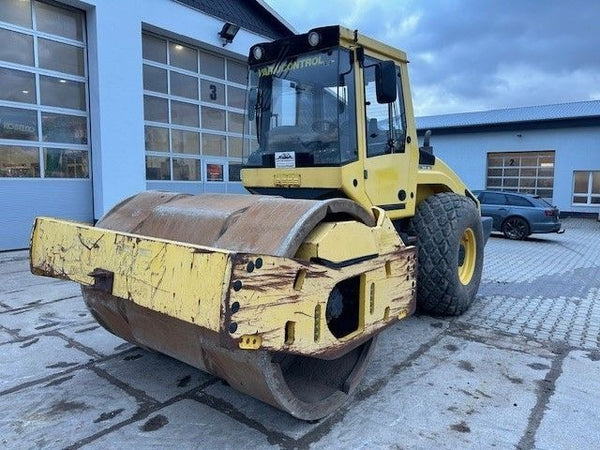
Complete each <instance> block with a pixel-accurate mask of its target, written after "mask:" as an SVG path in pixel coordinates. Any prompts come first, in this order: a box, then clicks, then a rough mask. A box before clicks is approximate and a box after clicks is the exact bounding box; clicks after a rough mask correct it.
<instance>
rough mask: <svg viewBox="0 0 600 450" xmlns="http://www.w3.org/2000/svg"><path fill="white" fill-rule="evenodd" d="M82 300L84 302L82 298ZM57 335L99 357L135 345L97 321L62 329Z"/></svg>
mask: <svg viewBox="0 0 600 450" xmlns="http://www.w3.org/2000/svg"><path fill="white" fill-rule="evenodd" d="M80 300H81V301H83V299H82V298H80ZM56 334H57V335H60V336H64V337H65V339H67V340H69V339H70V340H72V341H73V342H76V343H78V344H80V345H81V346H83V347H86V348H88V349H90V350H91V351H92V352H94V353H95V354H96V355H98V356H108V355H112V354H114V353H115V352H122V351H125V350H128V349H130V348H133V347H134V345H132V344H129V343H128V342H127V341H124V340H123V339H121V338H120V337H118V336H115V335H114V334H112V333H109V332H108V331H106V330H105V329H104V328H103V327H102V326H101V325H99V324H98V322H96V321H95V320H89V321H86V322H85V323H81V324H75V325H73V326H67V327H64V328H61V329H60V330H59V331H57V332H56Z"/></svg>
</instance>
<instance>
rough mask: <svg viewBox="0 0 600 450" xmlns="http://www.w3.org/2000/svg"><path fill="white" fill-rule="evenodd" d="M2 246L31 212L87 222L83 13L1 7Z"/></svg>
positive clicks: (25, 237) (23, 230)
mask: <svg viewBox="0 0 600 450" xmlns="http://www.w3.org/2000/svg"><path fill="white" fill-rule="evenodd" d="M0 42H2V45H0V86H2V88H1V89H0V210H1V211H2V214H0V229H2V233H0V251H2V250H11V249H18V248H26V247H28V246H29V234H30V231H31V225H32V222H33V219H34V217H36V216H39V215H49V216H55V217H64V218H70V219H75V220H79V221H90V220H92V217H93V211H92V182H91V170H90V161H91V158H90V140H89V122H88V81H87V80H88V78H87V68H86V41H85V16H84V13H83V12H82V11H79V10H76V9H72V8H67V7H61V6H57V4H56V3H54V2H53V3H51V4H50V3H45V2H43V1H35V0H24V1H23V0H19V1H17V0H14V1H5V2H2V7H1V8H0Z"/></svg>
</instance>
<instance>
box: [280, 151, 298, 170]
mask: <svg viewBox="0 0 600 450" xmlns="http://www.w3.org/2000/svg"><path fill="white" fill-rule="evenodd" d="M285 167H292V168H293V167H296V154H295V153H294V152H275V168H277V169H280V168H285Z"/></svg>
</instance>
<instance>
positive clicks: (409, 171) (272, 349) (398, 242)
mask: <svg viewBox="0 0 600 450" xmlns="http://www.w3.org/2000/svg"><path fill="white" fill-rule="evenodd" d="M248 62H249V75H248V92H247V124H246V130H245V138H244V168H243V170H242V182H243V185H244V186H245V187H246V189H247V190H248V191H249V192H250V193H251V194H254V195H227V194H202V195H188V194H181V193H171V192H143V193H140V194H138V195H135V196H133V197H131V198H128V199H126V200H124V201H122V202H121V203H120V204H118V205H116V206H115V207H114V208H113V209H112V210H110V211H109V212H108V213H107V214H106V215H105V216H104V217H103V218H102V219H101V220H100V221H99V222H98V223H97V224H96V226H89V225H85V224H80V223H73V222H66V221H60V220H56V219H51V218H37V219H36V222H35V225H34V229H33V235H32V241H31V270H32V272H33V273H35V274H38V275H44V276H51V277H56V278H62V279H67V280H72V281H76V282H78V283H80V284H81V285H82V291H83V298H84V300H85V302H86V304H87V306H88V307H89V309H90V311H91V312H92V314H93V316H94V317H95V318H96V319H97V320H98V322H99V323H100V324H101V325H102V326H103V327H104V328H106V329H107V330H108V331H110V332H112V333H114V334H116V335H117V336H120V337H122V338H124V339H126V340H127V341H129V342H131V343H134V344H136V345H140V346H142V347H145V348H150V349H154V350H157V351H159V352H162V353H165V354H167V355H170V356H172V357H174V358H177V359H179V360H181V361H184V362H186V363H188V364H190V365H192V366H194V367H197V368H199V369H201V370H204V371H206V372H208V373H211V374H213V375H215V376H217V377H220V378H222V379H224V380H226V381H227V382H228V383H229V384H230V385H231V386H232V387H234V388H235V389H238V390H240V391H242V392H245V393H247V394H248V395H251V396H253V397H255V398H257V399H260V400H262V401H264V402H266V403H268V404H271V405H273V406H274V407H276V408H279V409H281V410H283V411H287V412H288V413H290V414H291V415H293V416H295V417H297V418H300V419H304V420H315V419H320V418H322V417H324V416H326V415H328V414H330V413H331V412H333V411H335V410H336V409H337V408H339V407H340V406H341V405H342V404H343V403H344V402H345V401H346V399H347V398H348V397H349V396H350V395H351V394H352V392H353V390H354V389H355V388H356V386H357V385H358V384H359V382H360V380H361V377H362V375H363V373H364V370H365V368H366V365H367V364H368V361H369V358H370V355H371V354H372V352H373V349H374V347H375V341H376V338H377V335H378V333H379V332H381V331H382V330H384V329H385V328H387V327H389V326H391V325H393V324H394V323H396V322H397V321H399V320H400V319H403V318H405V317H407V316H409V315H411V314H412V313H413V312H414V311H415V310H416V309H419V310H421V311H423V312H428V313H433V314H443V315H458V314H461V313H462V312H464V311H465V310H466V309H467V308H468V307H469V305H470V304H471V302H472V301H473V299H474V298H475V295H476V292H477V289H478V286H479V282H480V278H481V270H482V264H483V249H484V245H485V240H486V238H487V236H488V235H489V231H490V222H489V221H488V220H482V218H481V217H480V212H479V205H478V202H477V199H476V198H475V197H474V196H473V195H472V193H471V192H470V191H469V190H468V189H467V187H466V186H465V185H464V184H463V182H462V181H461V180H460V179H459V178H458V177H457V176H456V174H455V173H454V172H453V171H452V170H451V169H450V168H449V167H448V166H447V165H445V164H444V163H443V162H442V161H441V160H440V159H439V158H437V157H436V156H435V155H434V154H433V152H432V151H431V147H430V146H429V145H428V144H427V145H424V146H423V147H421V148H419V146H418V144H417V134H416V129H415V123H414V116H413V109H412V102H411V96H410V87H409V83H408V72H407V58H406V55H405V53H403V52H402V51H399V50H396V49H394V48H391V47H389V46H387V45H384V44H382V43H379V42H376V41H375V40H372V39H370V38H368V37H365V36H362V35H361V34H359V33H358V32H357V31H351V30H348V29H345V28H342V27H339V26H328V27H321V28H316V29H313V30H311V31H310V32H308V33H305V34H300V35H296V36H293V37H288V38H285V39H281V40H277V41H274V42H266V43H262V44H257V45H255V46H253V47H252V48H251V49H250V52H249V59H248ZM398 345H401V343H399V344H398Z"/></svg>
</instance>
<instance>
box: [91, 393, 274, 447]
mask: <svg viewBox="0 0 600 450" xmlns="http://www.w3.org/2000/svg"><path fill="white" fill-rule="evenodd" d="M117 442H119V443H123V444H125V443H126V445H127V446H128V447H129V448H157V449H158V448H160V449H166V448H177V449H178V450H186V449H203V448H206V449H217V448H219V449H221V448H222V449H257V448H272V447H274V446H273V445H271V444H269V442H268V440H267V437H266V436H265V435H264V434H262V433H260V432H258V431H256V430H254V429H252V428H249V427H247V426H245V425H244V424H242V423H240V422H238V421H236V420H234V419H232V418H230V417H228V416H227V415H225V414H222V413H221V412H219V411H216V410H214V409H211V408H209V407H208V406H206V405H203V404H201V403H198V402H196V401H194V400H182V401H179V402H177V403H175V404H173V405H170V406H167V407H165V408H164V409H160V410H158V411H154V412H153V413H152V414H151V415H150V416H148V417H146V418H144V419H142V420H139V421H137V422H134V423H132V424H129V425H127V426H125V427H122V428H119V429H116V430H114V431H113V432H112V433H110V434H106V435H104V436H102V437H100V438H99V439H96V440H95V441H93V442H92V443H90V444H88V445H86V446H85V448H86V449H101V450H105V449H106V448H114V446H115V443H117ZM275 448H276V447H275Z"/></svg>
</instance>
